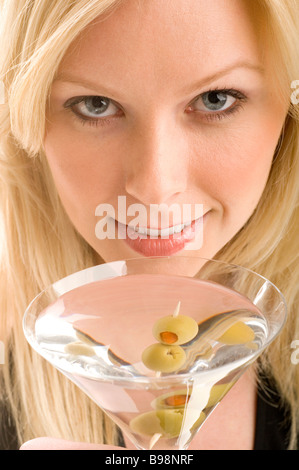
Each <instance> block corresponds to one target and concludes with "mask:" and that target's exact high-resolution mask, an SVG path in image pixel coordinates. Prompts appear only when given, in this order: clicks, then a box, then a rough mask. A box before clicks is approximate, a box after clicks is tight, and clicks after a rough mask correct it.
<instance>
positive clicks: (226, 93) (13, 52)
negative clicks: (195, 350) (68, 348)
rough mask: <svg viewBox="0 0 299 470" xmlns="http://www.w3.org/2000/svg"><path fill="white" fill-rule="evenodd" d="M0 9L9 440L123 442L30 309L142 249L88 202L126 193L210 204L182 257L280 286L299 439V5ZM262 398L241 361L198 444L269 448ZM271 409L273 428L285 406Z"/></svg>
mask: <svg viewBox="0 0 299 470" xmlns="http://www.w3.org/2000/svg"><path fill="white" fill-rule="evenodd" d="M1 8H2V11H1V41H0V42H1V44H2V48H1V53H0V77H2V80H3V82H4V85H5V90H6V102H5V104H4V105H3V106H1V108H0V113H1V114H0V122H1V126H0V133H1V134H0V144H1V171H0V175H1V209H2V213H3V250H2V259H1V283H0V286H1V290H2V293H1V296H0V299H1V300H0V302H1V329H0V337H1V338H3V339H5V341H6V353H7V354H6V357H7V358H8V359H7V360H6V363H5V365H4V366H2V369H1V373H2V388H1V391H2V407H3V409H4V410H6V414H7V416H8V417H7V419H6V421H5V423H6V428H5V427H4V426H3V427H4V429H3V430H2V436H1V438H2V441H3V440H5V439H4V438H5V437H6V438H7V439H6V440H8V442H7V443H6V444H3V446H5V445H6V446H7V447H8V448H12V447H13V446H15V447H18V446H19V445H20V444H21V443H23V442H25V441H28V440H30V439H33V438H36V437H40V436H53V437H55V438H61V439H64V440H69V441H80V442H89V443H96V444H97V445H98V446H99V447H97V448H106V447H105V446H104V447H103V444H110V445H116V446H117V445H121V441H120V439H119V435H118V433H117V431H116V429H115V427H114V426H113V424H112V423H111V422H110V421H109V420H108V418H107V417H105V416H103V414H102V413H101V411H100V410H99V409H98V408H97V407H96V406H95V405H94V404H93V403H91V402H90V400H89V399H88V398H87V397H85V396H84V395H83V394H82V393H81V392H80V391H79V390H77V389H76V388H75V387H74V386H73V385H72V384H70V383H69V382H68V381H66V380H65V379H64V377H62V376H61V374H59V373H57V372H56V371H55V370H53V368H52V367H51V366H49V365H48V364H45V362H44V361H43V360H42V359H41V358H39V357H36V355H35V354H34V353H33V352H32V350H30V348H29V347H28V346H27V344H26V343H25V340H24V337H23V332H22V328H21V318H22V315H23V313H24V311H25V309H26V307H27V305H28V303H29V302H30V301H31V300H32V299H33V298H34V297H35V296H36V295H37V294H38V293H39V292H40V291H41V290H42V289H44V288H45V286H48V285H49V284H51V283H52V282H53V281H55V280H57V279H59V278H62V277H64V276H66V275H68V274H70V273H72V272H75V271H78V270H80V269H84V268H86V267H89V266H92V265H95V264H98V263H102V262H109V261H113V260H118V259H124V258H132V257H136V256H137V257H142V256H146V255H147V254H146V253H143V252H141V251H140V250H139V251H138V247H136V245H135V246H134V247H132V246H130V245H129V244H128V243H126V242H125V241H124V240H123V239H121V238H119V239H117V238H116V239H105V240H100V239H99V238H98V237H97V236H96V235H95V225H96V220H97V219H96V218H95V208H96V207H98V205H99V204H105V203H107V204H110V205H111V206H113V207H116V204H117V200H118V197H119V196H125V197H126V202H127V204H128V205H131V204H134V203H141V204H143V206H144V207H146V208H147V209H148V210H149V208H150V207H151V206H152V205H154V204H161V203H164V204H167V205H170V204H172V203H175V204H177V205H179V206H180V207H182V205H183V204H190V205H191V206H192V207H193V206H195V204H197V203H199V204H202V206H203V213H204V226H203V233H204V243H203V245H202V246H201V247H199V248H197V249H196V250H194V251H192V252H191V251H189V253H188V255H190V254H192V253H194V255H199V256H203V257H206V258H215V259H219V260H224V261H227V262H233V263H235V264H239V265H242V266H245V267H248V268H250V269H252V270H255V271H257V272H258V273H260V274H262V275H263V276H265V277H267V278H269V279H270V280H271V281H272V282H274V283H275V284H276V285H277V286H278V287H279V288H280V290H281V291H282V292H283V294H284V295H285V297H286V300H287V304H288V310H289V316H288V321H287V325H286V327H285V328H284V330H283V333H282V334H281V335H280V336H279V338H278V339H277V340H276V341H275V343H274V344H273V345H272V346H271V348H270V349H269V350H268V351H267V354H265V355H264V356H263V357H262V359H261V366H262V370H263V373H264V374H266V376H267V378H268V379H270V378H271V380H272V379H273V380H274V382H273V383H272V382H271V384H270V387H272V390H273V391H275V393H276V394H277V396H278V397H279V405H280V406H281V407H283V410H285V411H288V415H287V416H286V418H287V429H286V431H285V434H283V432H282V431H281V435H279V436H278V439H279V443H278V444H275V445H273V446H274V447H275V446H276V445H277V446H278V447H279V448H280V447H288V448H295V447H296V444H297V434H298V432H297V423H298V400H299V396H298V390H299V369H298V367H296V366H295V365H293V364H292V363H291V360H290V357H291V352H292V350H291V346H290V345H291V343H292V341H293V340H294V339H299V325H298V319H297V318H298V315H297V307H298V288H297V285H298V249H297V245H296V237H297V228H298V172H299V124H298V118H299V112H298V106H296V105H295V104H294V103H293V101H294V100H291V94H292V91H293V90H292V88H291V83H293V82H294V80H296V79H297V78H299V65H298V64H299V51H298V47H297V38H298V32H299V6H298V2H297V1H292V0H271V1H269V0H256V1H255V2H250V1H246V0H244V1H243V0H212V1H210V2H206V1H205V0H188V1H186V0H172V2H162V1H161V2H159V1H158V2H157V1H152V0H146V1H144V0H121V1H115V0H78V1H77V2H71V1H66V0H55V1H53V0H34V1H32V0H30V1H29V0H8V1H5V0H1ZM194 218H195V216H194V214H192V220H194ZM182 222H185V221H182V220H177V221H173V224H181V223H182ZM117 223H125V224H128V221H124V220H115V221H114V224H116V225H117ZM144 224H147V225H145V227H150V225H149V224H148V221H144ZM170 225H171V224H170ZM164 228H165V227H164ZM166 228H167V227H166ZM181 254H184V252H183V253H182V252H179V253H178V256H181ZM296 335H297V336H296ZM273 384H275V385H273ZM256 397H257V383H256V381H255V380H253V378H252V376H251V375H249V374H245V375H244V376H243V378H242V379H240V381H239V382H238V384H237V385H236V386H235V387H234V388H233V389H232V390H231V392H230V393H229V394H228V395H227V397H226V398H225V399H224V401H223V403H222V404H221V407H219V408H218V409H217V410H216V411H215V412H214V413H213V415H212V416H211V418H209V420H208V421H207V423H206V424H205V432H204V433H199V436H197V437H196V438H195V439H194V441H193V443H192V445H191V447H190V448H191V449H215V448H219V449H226V448H227V449H229V448H233V449H253V448H258V447H262V448H268V447H269V446H270V447H271V446H272V444H269V443H261V441H260V438H259V442H257V441H258V439H257V436H258V433H259V432H260V433H262V435H263V437H267V436H266V434H267V432H268V431H267V428H266V427H265V426H266V424H265V425H264V426H263V427H262V428H259V423H260V421H259V419H260V416H261V415H260V410H261V408H259V406H257V402H256ZM277 401H278V400H277V397H276V402H275V404H277ZM78 403H80V406H78ZM260 406H261V405H260ZM263 406H264V407H265V405H263ZM236 408H238V416H236V413H235V412H234V411H235V409H236ZM263 409H265V408H263ZM269 409H270V412H271V413H273V412H274V413H275V408H272V407H271V408H269ZM218 410H219V411H218ZM273 410H274V411H273ZM282 416H283V413H282ZM272 419H274V420H276V421H275V423H278V427H279V424H280V416H279V417H277V416H274V418H273V417H272ZM2 422H3V423H4V420H2ZM244 423H246V425H244ZM271 427H272V429H273V428H274V426H273V425H272V426H271ZM227 429H229V430H230V432H229V433H228V432H227ZM279 429H280V428H279ZM289 431H290V434H289ZM271 432H272V431H271ZM279 432H280V431H279ZM14 436H15V439H13V437H14ZM272 437H273V436H272ZM274 437H275V438H276V436H274ZM270 438H271V435H270ZM13 440H14V441H15V442H13ZM125 444H126V445H127V446H129V444H128V443H126V442H125ZM40 446H42V447H43V448H59V447H61V446H62V447H64V448H65V447H66V448H67V447H68V446H70V447H71V448H74V447H75V448H78V444H67V443H64V442H63V443H62V444H61V442H60V441H55V440H54V441H52V440H47V439H46V440H42V441H35V440H34V441H33V442H31V444H27V446H25V447H23V448H39V447H40ZM86 446H87V445H86ZM273 446H272V447H273ZM83 447H84V444H83ZM87 447H88V446H87Z"/></svg>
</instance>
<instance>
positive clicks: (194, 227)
mask: <svg viewBox="0 0 299 470" xmlns="http://www.w3.org/2000/svg"><path fill="white" fill-rule="evenodd" d="M203 219H204V217H202V218H200V219H197V220H194V221H193V222H192V224H191V225H189V226H188V227H185V228H184V229H183V230H182V231H181V232H180V233H174V234H173V235H168V236H167V238H166V237H165V238H162V237H160V236H157V237H150V236H149V235H142V234H139V233H137V232H135V231H134V230H133V229H132V228H130V227H128V226H127V225H124V224H121V223H120V222H117V221H116V222H115V223H116V226H117V230H118V233H121V234H122V236H121V238H122V239H123V240H124V242H125V243H126V244H127V245H128V246H129V247H130V248H132V249H133V250H134V251H136V252H137V253H140V254H142V255H143V256H147V257H149V256H171V255H173V254H175V253H178V252H179V251H181V250H183V249H184V248H185V246H186V244H187V243H190V242H191V241H193V240H194V238H195V236H196V233H197V231H198V229H199V228H200V226H201V224H202V223H203Z"/></svg>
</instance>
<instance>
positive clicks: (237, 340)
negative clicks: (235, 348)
mask: <svg viewBox="0 0 299 470" xmlns="http://www.w3.org/2000/svg"><path fill="white" fill-rule="evenodd" d="M254 338H255V335H254V331H253V329H252V328H250V326H248V325H246V324H245V323H244V322H242V321H237V322H236V323H234V324H233V325H232V326H230V327H229V328H227V330H226V331H225V332H224V333H223V334H222V335H221V336H219V337H218V338H217V341H219V342H220V343H224V344H227V345H234V344H246V343H249V342H251V341H253V340H254Z"/></svg>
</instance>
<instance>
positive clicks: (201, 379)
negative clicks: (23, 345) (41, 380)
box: [23, 256, 286, 450]
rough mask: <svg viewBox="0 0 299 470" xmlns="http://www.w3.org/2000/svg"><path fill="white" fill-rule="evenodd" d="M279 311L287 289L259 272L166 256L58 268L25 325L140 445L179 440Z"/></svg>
mask: <svg viewBox="0 0 299 470" xmlns="http://www.w3.org/2000/svg"><path fill="white" fill-rule="evenodd" d="M285 319H286V305H285V300H284V298H283V296H282V294H281V293H280V291H279V290H278V289H277V288H276V287H275V286H274V285H273V284H272V283H271V282H270V281H269V280H267V279H265V278H264V277H262V276H260V275H258V274H256V273H254V272H252V271H250V270H248V269H245V268H243V267H240V266H236V265H230V264H226V263H223V262H220V261H214V260H207V259H202V258H198V257H188V256H183V257H181V256H171V257H153V258H138V259H129V260H123V261H116V262H111V263H107V264H102V265H99V266H95V267H92V268H88V269H85V270H83V271H80V272H77V273H75V274H72V275H70V276H68V277H66V278H64V279H61V280H59V281H58V282H55V283H54V284H53V285H51V286H50V287H48V288H47V289H45V290H44V291H43V292H41V293H40V294H39V295H38V296H37V297H36V298H35V299H34V300H33V301H32V302H31V304H30V305H29V306H28V308H27V310H26V312H25V315H24V319H23V328H24V333H25V336H26V339H27V341H28V342H29V343H30V345H31V346H32V347H33V349H34V350H35V351H37V352H38V353H39V354H40V355H41V356H42V357H43V358H45V359H46V360H47V361H49V362H50V363H51V364H52V365H53V366H54V367H56V368H57V369H58V370H59V371H61V373H63V374H64V375H65V376H66V377H68V378H69V379H70V380H71V381H72V382H74V383H75V384H76V385H77V386H78V387H80V389H81V390H83V391H84V392H85V393H86V394H87V395H88V396H89V397H90V398H91V399H92V400H93V401H94V402H96V403H97V404H98V405H99V406H100V407H101V409H102V410H103V411H104V412H105V413H107V414H108V416H109V417H110V418H111V419H112V420H113V421H114V422H115V423H116V424H117V425H118V426H119V428H120V429H121V431H122V432H123V433H124V434H125V435H126V436H127V438H129V439H130V440H131V441H132V442H133V443H134V445H135V446H136V448H137V449H139V450H141V449H143V450H150V449H154V450H162V449H163V450H185V449H187V448H188V446H189V444H190V442H191V441H192V439H193V437H194V436H195V434H196V433H197V432H198V431H199V429H200V428H201V427H202V426H203V424H204V422H205V421H206V419H207V418H208V417H209V415H210V414H211V412H212V411H213V410H214V409H215V407H216V406H217V405H218V404H219V403H220V402H221V400H222V398H223V397H224V396H225V395H226V393H227V392H228V391H229V390H230V389H231V387H232V386H233V385H234V384H235V383H236V382H237V380H238V379H239V378H240V376H241V375H242V374H243V373H244V372H245V370H246V369H247V368H248V367H249V366H250V365H251V364H253V363H254V361H256V359H257V358H258V356H259V355H260V354H261V353H262V352H263V351H264V350H265V349H266V348H267V347H268V346H269V344H270V343H271V342H272V341H273V340H274V339H275V337H276V336H277V335H278V334H279V332H280V331H281V329H282V327H283V325H284V322H285ZM203 432H204V431H203Z"/></svg>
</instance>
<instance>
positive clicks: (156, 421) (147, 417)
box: [130, 410, 184, 439]
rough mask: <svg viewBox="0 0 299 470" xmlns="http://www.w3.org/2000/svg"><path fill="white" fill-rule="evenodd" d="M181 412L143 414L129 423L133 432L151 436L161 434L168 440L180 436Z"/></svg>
mask: <svg viewBox="0 0 299 470" xmlns="http://www.w3.org/2000/svg"><path fill="white" fill-rule="evenodd" d="M183 415H184V414H183V410H157V411H149V412H147V413H143V414H141V415H139V416H137V417H136V418H134V419H132V420H131V421H130V428H131V430H132V431H133V432H136V433H138V434H144V435H146V436H153V435H154V434H161V435H162V436H163V437H166V438H168V439H170V438H173V437H178V436H179V435H180V432H181V429H182V424H183Z"/></svg>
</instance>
